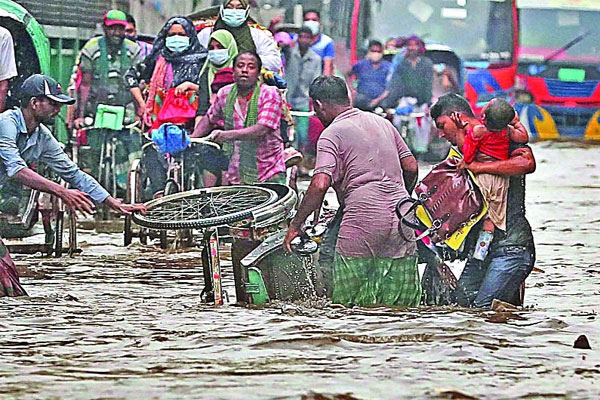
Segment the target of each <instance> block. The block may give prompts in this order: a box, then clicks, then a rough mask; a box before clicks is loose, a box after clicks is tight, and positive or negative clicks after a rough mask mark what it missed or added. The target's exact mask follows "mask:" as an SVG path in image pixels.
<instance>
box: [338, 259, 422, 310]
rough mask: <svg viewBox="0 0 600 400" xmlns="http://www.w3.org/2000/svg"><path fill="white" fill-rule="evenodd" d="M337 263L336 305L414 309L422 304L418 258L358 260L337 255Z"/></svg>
mask: <svg viewBox="0 0 600 400" xmlns="http://www.w3.org/2000/svg"><path fill="white" fill-rule="evenodd" d="M335 261H336V262H335V264H336V266H335V278H334V288H333V297H332V301H333V302H334V303H338V304H344V305H346V306H353V305H356V306H376V305H385V306H397V307H414V306H417V305H419V302H420V301H421V283H420V281H419V272H418V269H417V256H407V257H403V258H386V257H365V258H362V257H361V258H357V257H344V256H342V255H341V254H339V253H337V252H336V255H335Z"/></svg>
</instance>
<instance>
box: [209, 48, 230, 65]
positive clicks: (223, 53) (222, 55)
mask: <svg viewBox="0 0 600 400" xmlns="http://www.w3.org/2000/svg"><path fill="white" fill-rule="evenodd" d="M208 60H209V61H210V62H211V63H213V64H214V65H223V64H225V63H226V62H227V61H228V60H229V50H227V49H218V50H209V51H208Z"/></svg>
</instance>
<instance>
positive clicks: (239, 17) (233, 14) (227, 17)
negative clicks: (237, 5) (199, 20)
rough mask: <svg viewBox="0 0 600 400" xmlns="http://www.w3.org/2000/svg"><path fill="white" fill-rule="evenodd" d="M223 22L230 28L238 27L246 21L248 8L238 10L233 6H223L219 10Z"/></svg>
mask: <svg viewBox="0 0 600 400" xmlns="http://www.w3.org/2000/svg"><path fill="white" fill-rule="evenodd" d="M221 18H222V19H223V22H224V23H226V24H227V25H229V26H231V27H232V28H235V27H238V26H240V25H242V24H243V23H244V22H246V19H247V18H248V9H245V10H239V9H233V8H224V9H223V11H222V12H221Z"/></svg>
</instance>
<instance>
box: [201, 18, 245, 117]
mask: <svg viewBox="0 0 600 400" xmlns="http://www.w3.org/2000/svg"><path fill="white" fill-rule="evenodd" d="M237 55H238V48H237V44H236V42H235V39H234V38H233V35H232V34H231V33H229V32H228V31H226V30H225V29H219V30H218V31H214V32H213V33H212V34H211V35H210V44H209V45H208V57H207V60H206V62H205V63H204V66H203V67H202V72H201V73H200V75H201V76H202V78H201V80H200V88H199V89H198V98H199V99H200V102H199V104H198V112H197V115H198V117H200V116H202V115H205V114H206V112H207V111H208V108H209V107H210V104H212V98H213V97H214V95H215V94H216V93H217V92H218V91H219V89H220V88H222V87H223V86H226V85H228V84H230V83H233V68H232V67H233V59H234V58H235V57H236V56H237ZM215 78H216V79H215Z"/></svg>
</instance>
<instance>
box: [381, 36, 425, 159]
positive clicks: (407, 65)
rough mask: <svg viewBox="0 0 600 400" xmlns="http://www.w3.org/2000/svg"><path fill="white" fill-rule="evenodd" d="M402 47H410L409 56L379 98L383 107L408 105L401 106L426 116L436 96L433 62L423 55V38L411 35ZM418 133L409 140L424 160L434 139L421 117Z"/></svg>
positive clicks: (407, 49) (406, 55) (406, 56)
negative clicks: (433, 96) (431, 140)
mask: <svg viewBox="0 0 600 400" xmlns="http://www.w3.org/2000/svg"><path fill="white" fill-rule="evenodd" d="M399 47H406V54H405V55H404V58H403V59H402V61H401V62H400V64H399V65H398V67H397V68H396V69H395V70H394V72H393V75H392V77H391V79H390V81H389V82H388V85H387V89H386V91H385V92H384V93H383V94H382V95H381V96H380V97H379V98H378V100H379V102H380V103H379V104H381V106H382V107H383V108H386V109H387V108H396V107H398V103H399V102H401V103H406V104H401V106H407V107H408V108H412V112H415V113H419V112H422V113H426V111H427V108H428V107H429V104H431V97H432V93H433V63H432V61H431V60H430V59H429V58H427V57H424V56H423V53H424V52H425V43H424V42H423V41H422V40H421V39H420V38H419V37H417V36H411V37H409V38H408V39H405V40H402V41H401V42H400V43H399ZM410 98H412V99H413V100H412V101H411V100H410ZM402 100H404V101H402ZM411 103H412V104H411ZM414 131H415V132H414V133H413V134H412V135H411V136H412V137H409V138H408V139H409V142H410V148H411V150H412V151H413V153H414V154H415V157H416V158H417V159H419V158H423V157H424V156H425V154H426V153H427V152H428V150H429V142H430V139H431V138H430V131H431V124H430V122H429V120H428V119H427V118H420V119H419V121H418V123H417V124H416V127H415V128H414Z"/></svg>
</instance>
